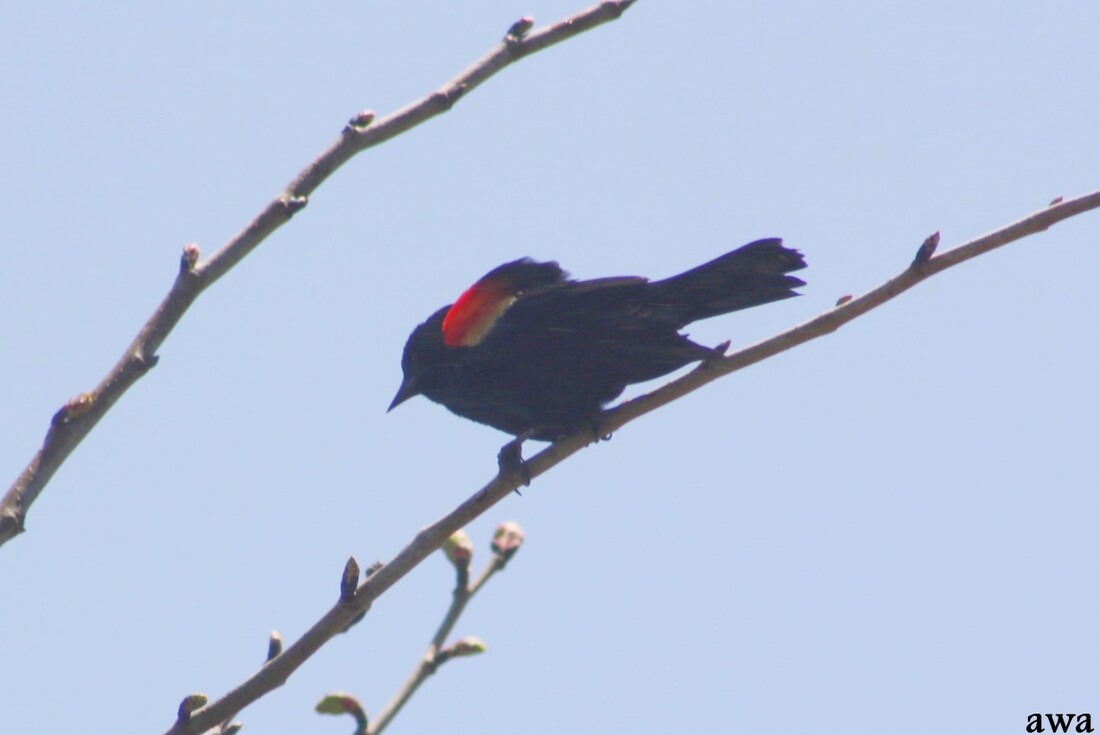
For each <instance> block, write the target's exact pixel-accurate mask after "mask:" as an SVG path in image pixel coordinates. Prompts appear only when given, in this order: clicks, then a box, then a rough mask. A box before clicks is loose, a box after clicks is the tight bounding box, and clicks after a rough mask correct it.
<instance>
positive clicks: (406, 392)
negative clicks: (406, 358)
mask: <svg viewBox="0 0 1100 735" xmlns="http://www.w3.org/2000/svg"><path fill="white" fill-rule="evenodd" d="M418 395H420V386H419V385H417V383H416V379H415V378H413V377H412V376H411V375H406V376H405V379H404V380H402V381H401V387H400V388H398V389H397V395H396V396H394V397H393V402H392V403H390V407H389V408H387V409H386V413H389V412H390V411H392V410H393V409H395V408H397V407H398V406H400V405H401V404H402V403H404V402H405V401H407V400H409V399H410V398H412V397H413V396H418Z"/></svg>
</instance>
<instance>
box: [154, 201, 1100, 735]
mask: <svg viewBox="0 0 1100 735" xmlns="http://www.w3.org/2000/svg"><path fill="white" fill-rule="evenodd" d="M1097 208H1100V191H1096V192H1093V193H1091V194H1086V195H1084V196H1081V197H1077V198H1076V199H1070V200H1069V201H1065V202H1060V203H1057V204H1052V205H1051V206H1049V207H1047V208H1046V209H1044V210H1042V211H1040V212H1036V213H1035V214H1032V215H1030V216H1028V217H1025V218H1024V219H1022V220H1020V221H1018V222H1015V223H1013V224H1011V225H1008V226H1007V227H1003V228H1001V229H999V230H996V231H995V232H992V233H990V234H988V235H983V236H982V237H979V238H977V239H974V240H971V241H970V242H967V243H964V244H963V245H959V246H958V247H956V248H953V249H951V250H948V251H946V252H943V253H941V254H940V255H937V256H935V257H932V256H931V251H932V250H933V248H932V247H931V246H929V245H928V244H927V243H928V241H926V244H925V245H922V246H921V248H920V249H918V257H917V258H915V260H914V263H913V264H912V265H910V266H909V267H908V268H906V269H905V270H904V271H902V272H901V273H900V274H898V275H897V276H895V277H894V278H892V279H890V280H889V281H887V282H886V283H884V284H882V285H881V286H879V287H878V288H875V289H873V290H872V291H870V292H868V293H866V294H864V295H863V296H860V297H859V298H856V299H852V300H850V301H845V302H844V303H843V304H841V305H839V306H837V307H836V308H834V309H831V310H829V311H827V312H825V313H824V314H821V315H820V316H818V317H816V318H814V319H811V320H810V321H808V322H805V323H804V324H800V325H798V326H796V327H793V328H792V329H789V330H787V331H786V332H783V333H781V334H778V335H776V336H775V337H771V338H769V339H766V340H764V341H762V342H758V343H756V344H755V345H751V346H749V347H746V348H744V349H742V350H738V351H737V352H734V353H733V354H731V355H727V356H725V357H722V358H718V359H714V360H710V361H708V362H706V363H703V364H702V365H700V366H699V367H698V368H696V369H695V370H693V371H692V372H690V373H688V374H687V375H685V376H683V377H682V378H679V379H677V380H674V381H672V382H671V383H669V384H667V385H664V386H662V387H660V388H658V389H657V390H655V391H652V392H651V393H647V394H645V395H643V396H640V397H638V398H636V399H634V400H632V401H627V402H626V403H623V404H620V405H619V406H616V407H614V408H612V409H610V410H608V411H605V412H604V413H603V415H602V417H601V420H600V426H599V433H600V434H606V433H610V432H613V431H617V430H618V429H620V428H622V427H623V426H625V425H626V424H628V423H630V422H631V421H633V420H635V419H637V418H638V417H640V416H644V415H645V414H647V413H649V412H651V411H654V410H656V409H658V408H660V407H661V406H663V405H665V404H666V403H670V402H672V401H674V400H676V399H677V398H680V397H682V396H685V395H687V394H688V393H691V392H692V391H695V390H697V389H699V388H701V387H702V386H704V385H706V384H707V383H710V382H711V381H713V380H717V379H718V378H720V377H721V376H723V375H728V374H729V373H732V372H735V371H737V370H740V369H741V368H744V367H748V366H749V365H752V364H755V363H757V362H760V361H761V360H764V359H766V358H768V357H771V356H773V355H777V354H779V353H780V352H784V351H786V350H789V349H790V348H792V347H795V346H797V345H800V344H802V343H804V342H809V341H810V340H812V339H816V338H817V337H821V336H823V335H826V334H830V333H832V332H835V331H836V330H837V329H839V328H840V327H841V326H843V325H844V324H847V323H848V322H850V321H852V320H853V319H855V318H856V317H858V316H861V315H863V314H865V313H867V312H868V311H870V310H871V309H874V308H875V307H877V306H881V305H882V304H884V303H886V302H887V301H889V300H890V299H892V298H894V297H895V296H898V295H899V294H901V293H902V292H904V291H907V290H909V289H910V288H912V287H913V286H915V285H917V284H918V283H920V282H921V281H923V280H924V279H926V278H928V277H930V276H932V275H935V274H936V273H939V272H941V271H944V270H946V269H948V268H950V267H952V266H955V265H958V264H959V263H962V262H963V261H966V260H969V259H971V258H974V257H977V256H979V255H981V254H983V253H986V252H989V251H990V250H993V249H995V248H998V247H1001V246H1003V245H1007V244H1008V243H1010V242H1013V241H1015V240H1020V239H1022V238H1024V237H1027V236H1029V235H1033V234H1035V233H1037V232H1042V231H1043V230H1045V229H1047V228H1048V227H1050V226H1051V225H1054V224H1057V223H1058V222H1061V221H1063V220H1066V219H1069V218H1070V217H1074V216H1076V215H1078V214H1082V213H1083V212H1087V211H1089V210H1092V209H1097ZM933 244H934V243H933ZM595 441H596V439H595V432H593V431H592V430H591V429H590V428H585V429H582V430H579V431H577V432H575V433H573V434H570V435H569V436H566V437H563V438H562V439H559V440H558V441H556V442H554V443H553V444H551V445H550V446H549V447H547V448H546V449H544V450H543V451H541V452H539V453H538V454H536V455H535V456H534V457H532V458H531V459H529V460H527V462H526V463H525V465H524V467H523V468H518V469H514V470H509V471H507V472H503V471H502V472H499V473H498V474H497V476H496V477H494V478H493V479H492V480H491V481H490V482H489V483H488V484H487V485H485V486H484V487H483V488H481V489H480V490H478V491H477V492H476V493H474V494H473V495H471V496H470V497H469V498H468V499H467V500H466V501H465V502H463V503H462V504H461V505H459V506H458V507H457V508H455V509H454V510H453V511H451V512H450V513H449V514H447V515H446V516H444V517H443V518H440V519H439V520H438V521H436V522H435V523H433V524H431V525H430V526H428V527H426V528H424V529H422V530H421V531H420V532H419V533H418V534H417V535H416V537H415V538H414V539H413V540H412V542H411V543H409V545H408V546H406V547H405V548H404V549H402V550H401V552H400V553H398V554H397V556H395V557H394V558H393V559H392V560H391V561H390V562H389V563H388V564H385V565H384V566H382V567H381V568H380V569H379V570H378V571H376V572H375V573H374V574H372V575H371V576H370V577H368V578H367V580H366V581H365V582H363V584H362V585H360V587H359V589H358V590H356V592H355V596H354V599H352V600H350V601H347V602H338V603H337V604H336V605H335V606H334V607H333V608H332V609H331V610H329V611H328V612H327V613H325V615H324V617H322V618H321V619H320V620H319V621H317V623H316V624H314V626H313V627H312V628H310V629H309V630H308V631H307V632H306V633H305V635H303V636H302V637H301V638H300V639H298V641H296V642H295V643H294V645H292V646H291V647H290V648H288V649H287V650H286V651H285V652H284V653H283V654H282V655H281V656H279V657H278V658H276V659H275V660H273V661H270V662H268V664H267V665H265V666H264V667H263V668H262V669H260V671H258V672H257V673H256V674H255V675H253V676H252V677H251V678H250V679H248V680H247V681H245V682H244V683H242V684H240V685H239V686H238V687H237V688H235V689H233V690H232V691H231V692H229V693H228V694H226V695H225V696H224V697H223V698H222V699H220V700H218V701H216V702H214V703H213V704H210V705H209V706H207V707H203V708H201V709H199V710H197V711H196V712H195V713H194V714H193V716H192V718H191V721H190V726H188V725H187V724H182V723H178V722H177V723H176V725H174V726H173V727H172V728H171V729H169V730H168V735H184V733H194V732H201V731H202V730H205V729H206V728H209V727H213V726H214V725H216V724H217V723H218V722H220V721H222V720H223V719H224V718H225V717H227V716H229V714H231V713H232V712H235V711H237V710H239V709H242V708H243V707H244V706H245V705H247V704H249V703H251V702H254V701H256V699H258V698H259V697H261V696H262V695H263V694H265V693H266V692H268V691H271V690H272V689H274V688H275V687H277V686H279V685H281V684H282V683H283V682H285V681H286V680H287V678H289V676H290V675H291V674H292V673H293V672H294V670H295V669H297V668H298V667H299V666H300V665H301V664H302V663H303V662H304V661H305V660H306V659H307V658H309V656H311V655H312V654H313V653H314V652H315V651H317V649H319V648H320V647H321V646H322V645H324V644H325V642H327V641H328V640H329V639H330V638H332V637H333V636H335V635H336V634H337V633H339V632H340V631H341V630H343V628H344V627H345V626H346V625H347V624H348V622H349V621H350V620H351V619H352V618H354V617H355V616H356V615H359V614H361V613H363V612H365V611H366V610H369V609H370V606H371V604H372V603H373V602H374V600H376V599H377V598H378V597H379V596H381V595H382V594H383V593H384V592H385V591H386V590H388V589H389V588H390V587H392V586H393V585H394V584H395V583H396V582H397V581H398V580H400V579H401V578H402V577H404V576H405V575H406V574H408V573H409V572H410V571H411V570H412V569H413V568H414V567H415V566H416V565H417V564H419V563H420V562H421V561H423V560H424V559H425V558H427V557H428V555H430V554H431V553H432V552H433V551H435V550H436V549H438V548H439V546H440V545H441V544H442V543H443V542H444V540H446V539H447V537H448V536H450V535H451V534H452V533H454V532H455V531H457V530H459V529H460V528H462V527H463V526H466V525H468V524H469V523H470V522H471V521H473V520H474V519H476V518H477V517H478V516H480V515H481V514H483V513H484V512H485V511H486V510H488V509H489V508H491V507H492V506H493V505H495V504H496V503H498V502H500V501H501V500H503V499H504V498H505V497H507V496H508V495H509V494H511V492H512V491H513V490H515V489H517V488H518V487H520V486H521V485H523V484H525V483H526V482H527V481H528V480H529V479H531V478H535V477H538V476H539V475H542V474H543V473H545V472H546V471H548V470H549V469H551V468H552V467H554V466H555V465H558V464H560V463H561V462H562V461H563V460H565V459H566V458H567V457H569V456H571V455H573V454H576V453H577V452H578V451H580V450H581V449H583V448H585V447H586V446H588V445H589V444H592V443H594V442H595Z"/></svg>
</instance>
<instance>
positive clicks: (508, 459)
mask: <svg viewBox="0 0 1100 735" xmlns="http://www.w3.org/2000/svg"><path fill="white" fill-rule="evenodd" d="M533 433H534V429H528V430H527V431H525V432H523V433H522V434H520V435H519V436H517V437H516V438H515V439H513V440H512V441H510V442H508V443H507V444H505V445H504V446H503V447H501V448H500V451H499V452H497V468H498V469H499V470H500V474H502V475H507V474H511V473H512V472H519V473H521V474H522V475H523V486H524V487H530V486H531V470H530V469H528V467H527V462H526V461H525V460H524V459H523V442H525V441H527V440H528V439H530V438H531V435H532V434H533ZM516 494H517V495H519V494H521V493H520V492H519V488H518V487H517V488H516Z"/></svg>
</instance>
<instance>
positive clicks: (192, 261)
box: [180, 242, 201, 273]
mask: <svg viewBox="0 0 1100 735" xmlns="http://www.w3.org/2000/svg"><path fill="white" fill-rule="evenodd" d="M200 254H201V253H200V251H199V246H198V245H196V244H195V243H193V242H189V243H187V244H186V245H184V246H183V254H182V255H181V256H180V273H190V272H191V271H193V270H195V266H196V265H198V262H199V255H200Z"/></svg>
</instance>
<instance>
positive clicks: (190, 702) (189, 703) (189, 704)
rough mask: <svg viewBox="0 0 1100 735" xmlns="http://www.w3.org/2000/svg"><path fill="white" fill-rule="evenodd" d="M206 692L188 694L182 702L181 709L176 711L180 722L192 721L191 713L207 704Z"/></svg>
mask: <svg viewBox="0 0 1100 735" xmlns="http://www.w3.org/2000/svg"><path fill="white" fill-rule="evenodd" d="M206 701H207V700H206V695H205V694H188V695H187V696H186V697H184V698H183V701H182V702H180V706H179V709H178V710H177V711H176V717H177V719H178V720H179V721H180V722H190V721H191V713H192V712H194V711H195V710H197V709H198V708H199V707H202V706H203V705H204V704H206Z"/></svg>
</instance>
